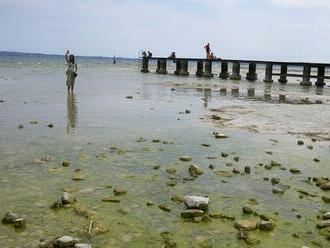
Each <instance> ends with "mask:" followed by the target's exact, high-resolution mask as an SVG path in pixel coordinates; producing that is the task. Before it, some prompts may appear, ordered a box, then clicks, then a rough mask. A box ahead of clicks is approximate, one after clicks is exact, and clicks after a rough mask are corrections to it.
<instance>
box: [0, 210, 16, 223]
mask: <svg viewBox="0 0 330 248" xmlns="http://www.w3.org/2000/svg"><path fill="white" fill-rule="evenodd" d="M16 219H18V216H17V214H15V213H12V212H7V213H6V214H5V216H4V217H3V218H2V220H1V223H3V224H13V223H14V222H15V220H16Z"/></svg>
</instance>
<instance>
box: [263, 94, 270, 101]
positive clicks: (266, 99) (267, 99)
mask: <svg viewBox="0 0 330 248" xmlns="http://www.w3.org/2000/svg"><path fill="white" fill-rule="evenodd" d="M264 98H265V101H269V100H271V99H272V95H271V94H269V93H265V94H264Z"/></svg>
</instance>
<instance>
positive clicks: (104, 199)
mask: <svg viewBox="0 0 330 248" xmlns="http://www.w3.org/2000/svg"><path fill="white" fill-rule="evenodd" d="M102 201H103V202H115V203H119V202H120V199H118V198H115V197H104V198H103V199H102Z"/></svg>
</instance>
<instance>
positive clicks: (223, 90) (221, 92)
mask: <svg viewBox="0 0 330 248" xmlns="http://www.w3.org/2000/svg"><path fill="white" fill-rule="evenodd" d="M220 94H221V95H224V96H225V95H227V94H228V92H227V89H226V88H221V89H220Z"/></svg>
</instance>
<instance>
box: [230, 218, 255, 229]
mask: <svg viewBox="0 0 330 248" xmlns="http://www.w3.org/2000/svg"><path fill="white" fill-rule="evenodd" d="M234 227H235V228H236V229H241V228H243V229H245V230H247V231H252V230H256V229H257V227H258V222H257V221H256V220H238V221H236V222H235V223H234Z"/></svg>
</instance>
